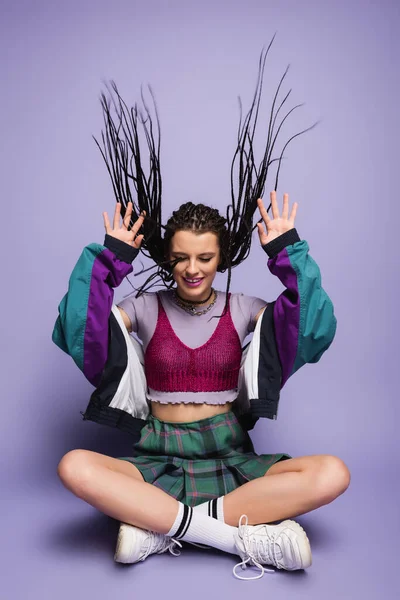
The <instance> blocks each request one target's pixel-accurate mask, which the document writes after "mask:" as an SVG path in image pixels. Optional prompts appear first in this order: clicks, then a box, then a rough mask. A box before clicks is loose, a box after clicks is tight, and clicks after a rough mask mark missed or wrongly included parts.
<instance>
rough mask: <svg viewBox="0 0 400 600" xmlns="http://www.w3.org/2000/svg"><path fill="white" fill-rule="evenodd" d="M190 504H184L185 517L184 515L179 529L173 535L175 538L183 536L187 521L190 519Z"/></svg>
mask: <svg viewBox="0 0 400 600" xmlns="http://www.w3.org/2000/svg"><path fill="white" fill-rule="evenodd" d="M189 508H190V507H189V506H187V504H184V505H183V517H182V521H181V524H180V525H179V527H178V531H177V532H176V534H175V535H174V536H173V537H174V538H179V537H181V535H183V534H182V531H183V530H184V529H185V526H186V522H187V520H188V516H189Z"/></svg>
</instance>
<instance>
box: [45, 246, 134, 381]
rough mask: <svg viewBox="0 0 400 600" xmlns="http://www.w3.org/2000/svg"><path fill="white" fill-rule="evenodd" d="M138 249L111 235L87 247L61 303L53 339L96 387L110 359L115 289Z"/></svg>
mask: <svg viewBox="0 0 400 600" xmlns="http://www.w3.org/2000/svg"><path fill="white" fill-rule="evenodd" d="M138 252H139V250H137V249H136V248H133V246H130V245H129V244H126V243H125V242H121V241H120V240H117V239H116V238H114V237H112V236H109V235H106V237H105V240H104V245H101V244H89V245H88V246H86V247H85V248H84V249H83V251H82V254H81V256H80V257H79V259H78V262H77V263H76V265H75V267H74V269H73V271H72V274H71V276H70V279H69V284H68V291H67V293H66V294H65V296H64V297H63V299H62V300H61V302H60V304H59V306H58V317H57V320H56V323H55V325H54V329H53V335H52V340H53V342H54V343H55V344H56V345H57V346H58V347H59V348H61V350H63V351H64V352H66V353H67V354H69V355H70V356H71V357H72V359H73V360H74V362H75V364H76V365H77V366H78V367H79V369H80V370H81V371H82V372H83V374H84V375H85V377H86V378H87V379H88V380H89V381H90V383H92V384H93V385H94V386H96V387H97V386H98V385H99V383H100V380H101V376H102V372H103V369H104V366H105V364H106V361H107V353H108V336H109V318H110V313H111V308H112V304H113V298H114V288H116V287H117V286H119V285H120V283H121V282H122V280H123V279H124V277H126V275H128V274H129V273H131V272H132V271H133V267H132V264H131V263H132V261H133V259H134V258H135V257H136V256H137V254H138Z"/></svg>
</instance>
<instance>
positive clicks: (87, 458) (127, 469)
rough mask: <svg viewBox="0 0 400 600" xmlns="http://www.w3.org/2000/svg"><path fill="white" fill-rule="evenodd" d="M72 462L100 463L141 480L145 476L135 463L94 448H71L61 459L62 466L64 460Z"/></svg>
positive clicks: (83, 463) (82, 463) (99, 464)
mask: <svg viewBox="0 0 400 600" xmlns="http://www.w3.org/2000/svg"><path fill="white" fill-rule="evenodd" d="M63 461H64V463H65V462H67V463H68V462H72V463H73V464H76V463H77V462H78V463H79V464H81V465H89V466H90V465H98V466H102V467H106V468H107V469H110V470H111V471H116V472H117V473H124V474H125V475H129V477H134V478H135V479H139V480H140V481H144V478H143V476H142V474H141V472H140V471H139V469H138V468H137V467H135V465H133V464H132V463H130V462H128V461H126V460H120V459H119V458H112V457H111V456H107V455H106V454H100V452H93V451H92V450H81V449H77V450H71V451H70V452H67V454H65V455H64V456H63V458H62V459H61V461H60V466H61V465H62V462H63Z"/></svg>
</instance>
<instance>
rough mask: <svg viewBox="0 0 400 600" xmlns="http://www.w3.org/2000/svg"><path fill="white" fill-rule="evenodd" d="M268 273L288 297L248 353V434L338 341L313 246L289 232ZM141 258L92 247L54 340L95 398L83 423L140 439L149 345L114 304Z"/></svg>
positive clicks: (118, 245)
mask: <svg viewBox="0 0 400 600" xmlns="http://www.w3.org/2000/svg"><path fill="white" fill-rule="evenodd" d="M263 249H264V250H265V252H266V253H267V254H268V256H269V259H268V268H269V270H270V272H271V273H272V274H273V275H276V276H277V277H279V279H280V281H281V282H282V284H283V285H284V286H285V290H284V291H283V292H282V293H281V294H280V295H279V297H278V298H277V299H276V300H275V301H273V302H270V303H269V304H268V305H267V306H266V308H265V309H264V310H263V312H262V314H261V316H260V318H259V319H258V321H257V324H256V327H255V330H254V333H253V336H252V338H251V341H250V342H249V343H248V344H246V346H244V347H243V351H242V361H241V368H240V375H239V382H238V396H237V399H236V400H235V402H234V407H233V410H234V411H235V413H236V414H237V416H238V418H239V420H240V421H241V423H242V425H243V427H245V428H246V429H248V430H249V429H252V428H253V427H254V425H255V423H256V421H257V420H258V419H259V417H266V418H269V419H276V418H277V413H278V403H279V398H280V391H281V389H282V388H283V386H284V385H285V383H286V381H287V380H288V379H289V377H291V376H292V375H293V374H294V373H295V372H296V371H297V370H298V369H299V368H300V367H301V366H303V365H304V364H306V363H316V362H318V361H319V359H320V358H321V356H322V354H323V353H324V352H325V350H327V349H328V348H329V346H330V344H331V343H332V341H333V338H334V336H335V333H336V323H337V322H336V317H335V316H334V310H333V304H332V302H331V300H330V298H329V297H328V295H327V293H326V292H325V291H324V289H323V288H322V287H321V274H320V270H319V268H318V265H317V264H316V262H315V261H314V260H313V258H311V256H310V255H309V246H308V244H307V242H306V241H305V240H300V238H299V235H298V233H297V230H296V229H295V228H293V229H290V230H289V231H287V232H286V233H284V234H282V235H280V236H278V237H277V238H275V239H274V240H272V241H271V242H269V243H268V244H266V245H264V246H263ZM137 253H138V250H136V249H135V248H133V247H132V246H130V245H129V244H126V243H125V242H121V241H119V240H117V239H116V238H113V237H112V236H109V235H106V237H105V241H104V245H101V244H96V243H94V244H89V245H88V246H86V247H85V248H84V249H83V252H82V254H81V256H80V258H79V259H78V262H77V264H76V265H75V267H74V269H73V271H72V274H71V276H70V280H69V286H68V292H67V293H66V294H65V296H64V297H63V299H62V300H61V302H60V304H59V307H58V312H59V314H58V317H57V320H56V323H55V326H54V330H53V335H52V339H53V341H54V343H55V344H56V345H57V346H59V347H60V348H61V349H62V350H64V352H66V353H67V354H69V355H70V356H71V357H72V358H73V360H74V361H75V363H76V364H77V366H78V367H79V369H80V370H81V371H82V372H83V374H84V375H85V377H86V378H87V379H88V380H89V381H90V383H92V384H93V386H94V387H95V390H94V391H93V393H92V395H91V397H90V400H89V403H88V406H87V408H86V411H85V412H84V413H81V414H82V415H83V418H84V419H85V420H86V419H89V420H91V421H95V422H97V423H101V424H105V425H110V426H112V427H117V428H119V429H121V430H125V431H128V432H130V433H131V434H133V435H134V436H135V438H138V437H139V434H140V430H141V428H142V427H143V425H144V424H145V423H146V419H147V418H148V416H149V414H150V404H149V401H148V400H147V396H146V391H147V384H146V376H145V371H144V353H143V349H142V345H141V344H140V343H139V342H138V341H137V340H136V339H135V338H134V337H133V336H131V335H130V334H129V333H128V331H127V329H126V327H125V325H124V322H123V320H122V317H121V315H120V312H119V309H118V308H117V306H116V305H115V304H114V303H113V300H114V289H115V288H116V287H118V286H119V285H120V283H121V282H122V280H123V279H124V277H125V276H126V275H128V274H129V273H131V272H132V271H133V267H132V264H131V263H132V260H133V259H134V258H135V256H136V255H137Z"/></svg>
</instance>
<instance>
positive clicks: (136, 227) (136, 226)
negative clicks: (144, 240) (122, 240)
mask: <svg viewBox="0 0 400 600" xmlns="http://www.w3.org/2000/svg"><path fill="white" fill-rule="evenodd" d="M142 213H143V214H141V215H140V217H139V218H138V220H137V221H135V223H134V224H133V225H132V227H131V231H133V233H134V234H135V235H136V234H137V232H138V231H139V229H140V228H141V226H142V225H143V221H144V219H145V216H146V211H142Z"/></svg>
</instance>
